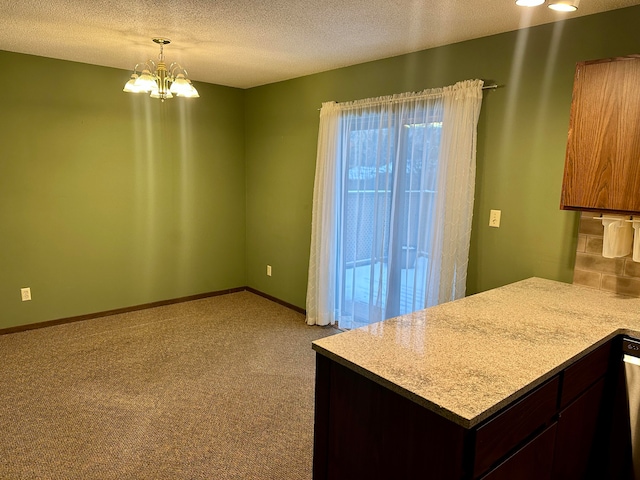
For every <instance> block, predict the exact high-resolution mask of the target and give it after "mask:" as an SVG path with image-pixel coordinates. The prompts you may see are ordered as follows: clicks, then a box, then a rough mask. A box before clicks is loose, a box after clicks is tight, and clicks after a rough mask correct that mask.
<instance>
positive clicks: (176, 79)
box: [123, 38, 200, 102]
mask: <svg viewBox="0 0 640 480" xmlns="http://www.w3.org/2000/svg"><path fill="white" fill-rule="evenodd" d="M153 41H154V42H155V43H157V44H158V45H160V54H159V55H158V63H157V64H156V63H155V62H154V61H153V60H148V61H147V62H146V63H138V64H137V65H136V66H135V67H134V69H133V73H132V74H131V78H130V79H129V81H128V82H127V83H126V84H125V86H124V88H123V91H125V92H128V93H140V92H144V93H149V94H151V95H150V96H151V97H152V98H159V99H160V100H162V101H163V102H164V99H165V98H173V96H174V95H176V96H178V97H188V98H196V97H199V96H200V95H198V91H197V90H196V89H195V87H194V86H193V85H192V84H191V81H190V80H189V79H188V78H187V71H186V70H185V69H184V68H182V66H181V65H180V64H178V63H176V62H173V63H172V64H171V65H169V68H168V69H167V65H166V63H165V62H164V46H165V45H168V44H170V43H171V40H169V39H168V38H154V39H153Z"/></svg>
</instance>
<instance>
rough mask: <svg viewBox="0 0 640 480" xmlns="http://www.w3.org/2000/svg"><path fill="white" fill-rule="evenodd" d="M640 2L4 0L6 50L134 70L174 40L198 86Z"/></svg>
mask: <svg viewBox="0 0 640 480" xmlns="http://www.w3.org/2000/svg"><path fill="white" fill-rule="evenodd" d="M638 4H640V0H582V1H581V3H580V8H579V10H578V11H577V12H575V13H572V14H561V13H557V12H554V11H552V10H549V9H548V8H546V7H544V6H540V7H535V8H523V7H518V6H516V5H515V3H514V0H315V1H311V0H174V1H170V0H164V1H163V0H22V1H18V0H0V50H8V51H12V52H20V53H28V54H33V55H40V56H46V57H52V58H59V59H65V60H73V61H77V62H84V63H91V64H96V65H104V66H109V67H117V68H122V69H126V70H132V69H133V66H134V65H135V64H136V63H138V62H141V61H144V60H147V59H150V58H151V59H153V60H155V59H156V57H157V55H158V52H159V48H158V47H157V45H156V44H154V43H153V42H152V41H151V38H152V37H158V36H160V37H167V38H169V39H171V42H172V43H171V45H169V46H167V47H165V56H166V60H167V62H172V61H178V62H180V63H181V64H182V65H183V66H184V67H185V68H186V69H187V71H188V72H189V76H190V77H191V78H192V79H193V80H199V81H204V82H209V83H216V84H220V85H229V86H233V87H240V88H249V87H253V86H257V85H263V84H267V83H272V82H277V81H280V80H286V79H289V78H295V77H300V76H303V75H308V74H311V73H317V72H321V71H326V70H331V69H334V68H339V67H344V66H347V65H354V64H357V63H362V62H367V61H371V60H377V59H381V58H386V57H391V56H395V55H400V54H403V53H409V52H414V51H418V50H423V49H426V48H431V47H435V46H439V45H446V44H449V43H455V42H459V41H462V40H468V39H472V38H479V37H483V36H486V35H492V34H495V33H501V32H507V31H512V30H517V29H519V28H523V27H527V26H532V25H540V24H543V23H550V22H555V21H558V20H562V19H565V18H573V17H576V16H581V15H591V14H594V13H599V12H603V11H607V10H615V9H618V8H623V7H628V6H632V5H638Z"/></svg>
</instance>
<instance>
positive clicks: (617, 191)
mask: <svg viewBox="0 0 640 480" xmlns="http://www.w3.org/2000/svg"><path fill="white" fill-rule="evenodd" d="M560 208H562V209H565V210H604V211H610V212H612V213H613V212H617V213H630V214H631V213H634V212H635V213H637V212H640V55H633V56H628V57H618V58H611V59H604V60H594V61H589V62H581V63H579V64H578V65H577V67H576V73H575V79H574V84H573V100H572V103H571V118H570V122H569V137H568V140H567V154H566V160H565V169H564V178H563V183H562V197H561V201H560Z"/></svg>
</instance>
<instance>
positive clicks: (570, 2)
mask: <svg viewBox="0 0 640 480" xmlns="http://www.w3.org/2000/svg"><path fill="white" fill-rule="evenodd" d="M545 1H546V0H516V5H519V6H521V7H537V6H538V5H542V4H543V3H545ZM579 4H580V0H551V1H550V2H549V5H548V7H549V8H550V9H551V10H555V11H557V12H575V11H576V10H577V9H578V5H579Z"/></svg>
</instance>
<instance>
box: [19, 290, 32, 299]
mask: <svg viewBox="0 0 640 480" xmlns="http://www.w3.org/2000/svg"><path fill="white" fill-rule="evenodd" d="M20 296H21V297H22V301H23V302H26V301H28V300H31V288H29V287H25V288H21V289H20Z"/></svg>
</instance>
